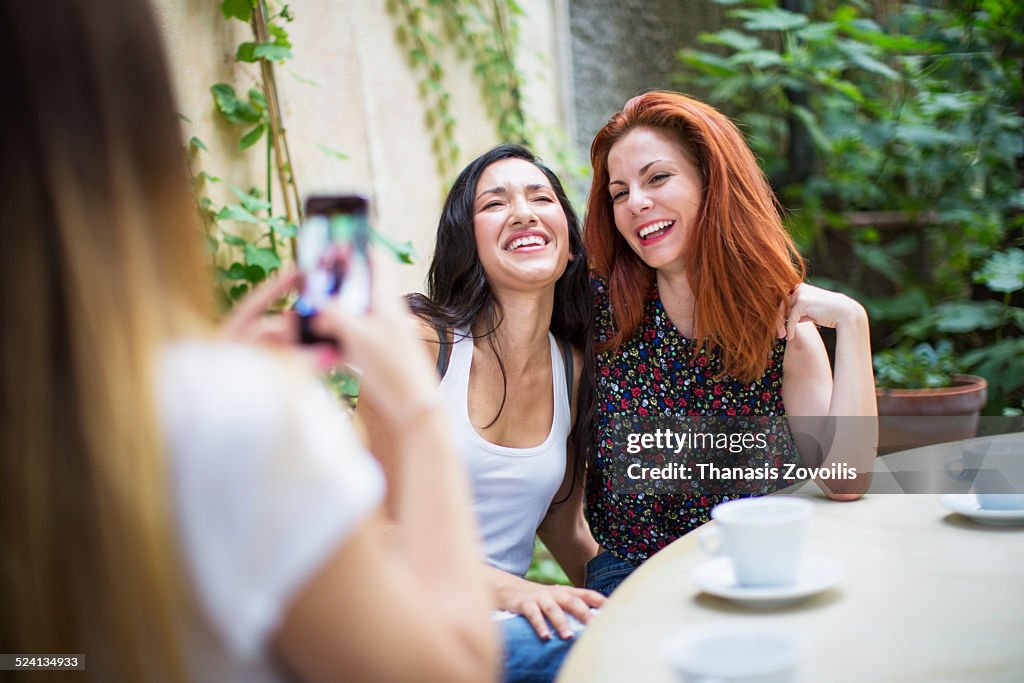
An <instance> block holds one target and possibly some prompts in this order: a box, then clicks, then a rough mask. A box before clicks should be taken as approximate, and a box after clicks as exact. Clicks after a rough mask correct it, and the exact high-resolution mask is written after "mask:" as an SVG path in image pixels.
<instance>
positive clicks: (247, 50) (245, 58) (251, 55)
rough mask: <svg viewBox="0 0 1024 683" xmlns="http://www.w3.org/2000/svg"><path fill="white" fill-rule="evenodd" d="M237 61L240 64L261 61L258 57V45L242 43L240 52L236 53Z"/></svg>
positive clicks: (239, 48)
mask: <svg viewBox="0 0 1024 683" xmlns="http://www.w3.org/2000/svg"><path fill="white" fill-rule="evenodd" d="M235 59H237V60H238V61H240V62H249V63H251V62H255V61H258V60H259V57H257V56H256V43H253V42H249V43H242V44H241V45H239V46H238V50H236V51H235Z"/></svg>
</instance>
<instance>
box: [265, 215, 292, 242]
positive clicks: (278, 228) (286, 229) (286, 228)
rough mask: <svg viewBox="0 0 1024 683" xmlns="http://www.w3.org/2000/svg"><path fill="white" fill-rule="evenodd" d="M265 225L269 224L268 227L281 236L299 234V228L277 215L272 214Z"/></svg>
mask: <svg viewBox="0 0 1024 683" xmlns="http://www.w3.org/2000/svg"><path fill="white" fill-rule="evenodd" d="M267 225H269V226H270V229H271V230H273V231H274V232H276V233H277V234H278V235H280V236H281V237H295V236H296V235H298V234H299V228H298V226H297V225H295V224H294V223H292V222H290V221H287V220H285V219H283V218H280V217H278V216H274V217H273V218H271V219H270V220H268V221H267Z"/></svg>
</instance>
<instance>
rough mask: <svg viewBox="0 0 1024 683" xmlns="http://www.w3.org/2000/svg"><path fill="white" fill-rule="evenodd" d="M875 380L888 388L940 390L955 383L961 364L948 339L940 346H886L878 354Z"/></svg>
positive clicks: (875, 360)
mask: <svg viewBox="0 0 1024 683" xmlns="http://www.w3.org/2000/svg"><path fill="white" fill-rule="evenodd" d="M874 363H875V383H876V384H877V385H878V386H879V387H882V388H885V389H939V388H942V387H949V386H952V385H953V377H954V375H958V374H960V366H959V364H958V362H957V359H956V356H955V355H954V353H953V345H952V343H950V342H949V341H948V340H944V341H942V342H939V344H938V345H937V346H932V345H931V344H918V345H916V346H914V347H913V348H906V347H903V348H897V349H886V350H885V351H882V352H880V353H876V354H875V358H874Z"/></svg>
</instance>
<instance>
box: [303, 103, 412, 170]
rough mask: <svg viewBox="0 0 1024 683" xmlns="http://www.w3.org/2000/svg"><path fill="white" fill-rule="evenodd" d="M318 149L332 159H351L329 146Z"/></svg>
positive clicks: (321, 146)
mask: <svg viewBox="0 0 1024 683" xmlns="http://www.w3.org/2000/svg"><path fill="white" fill-rule="evenodd" d="M427 113H428V114H429V112H427ZM317 147H318V148H319V149H320V151H321V152H323V153H324V154H326V155H328V156H332V157H334V158H335V159H337V160H339V161H348V159H349V156H348V155H347V154H345V153H344V152H339V151H338V150H336V149H331V148H330V147H328V146H327V145H320V144H318V145H317Z"/></svg>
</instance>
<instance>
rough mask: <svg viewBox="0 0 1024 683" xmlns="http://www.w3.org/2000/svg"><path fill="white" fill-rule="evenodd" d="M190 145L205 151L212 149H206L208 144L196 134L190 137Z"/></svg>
mask: <svg viewBox="0 0 1024 683" xmlns="http://www.w3.org/2000/svg"><path fill="white" fill-rule="evenodd" d="M188 146H189V147H190V148H192V149H201V150H203V151H204V152H209V151H210V150H208V149H206V145H204V144H203V141H202V140H200V139H199V138H197V137H196V136H195V135H193V136H192V137H191V138H189V140H188Z"/></svg>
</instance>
